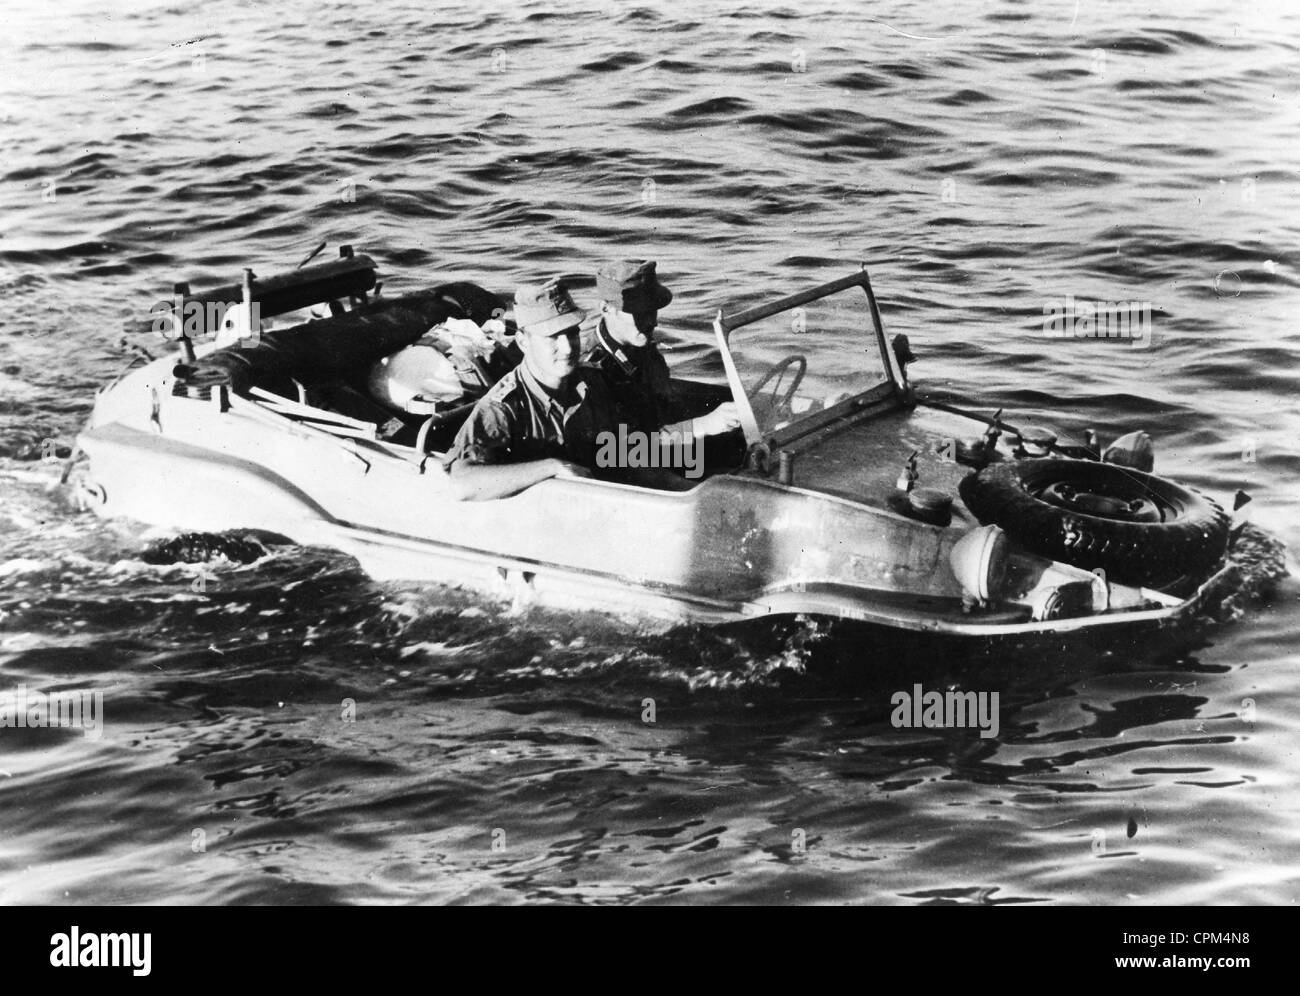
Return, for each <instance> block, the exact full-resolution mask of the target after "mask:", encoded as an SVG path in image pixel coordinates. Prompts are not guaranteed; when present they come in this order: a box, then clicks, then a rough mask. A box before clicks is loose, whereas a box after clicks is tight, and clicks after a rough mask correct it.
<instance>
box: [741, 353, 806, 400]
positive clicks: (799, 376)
mask: <svg viewBox="0 0 1300 996" xmlns="http://www.w3.org/2000/svg"><path fill="white" fill-rule="evenodd" d="M795 365H798V368H799V369H798V370H797V371H796V372H795V375H794V377H793V378H792V379H791V381H790V386H789V387H788V388H787V389H786V392H785V394H784V395H779V394H778V391H779V390H780V388H781V381H782V380H784V379H785V372H786V370H787V369H789V368H790V367H792V366H795ZM807 372H808V359H807V357H805V356H803V355H802V354H799V353H791V354H790V355H789V356H787V357H786V358H785V359H783V360H778V361H777V362H776V363H773V364H772V367H771V369H769V370H768V371H767V373H765V374H763V376H762V377H760V378H759V379H758V382H757V383H755V384H754V386H753V387H751V388H750V389H749V395H750V397H751V398H753V397H755V396H756V395H757V394H758V392H759V391H761V390H762V389H763V387H764V385H766V384H767V382H768V381H769V380H771V379H772V378H773V377H776V383H775V384H774V385H772V409H773V411H777V412H779V411H781V409H782V408H783V407H785V408H789V407H790V404H791V402H792V401H793V400H794V392H795V391H797V390H799V385H800V384H802V383H803V378H804V374H806V373H807ZM778 375H779V376H778Z"/></svg>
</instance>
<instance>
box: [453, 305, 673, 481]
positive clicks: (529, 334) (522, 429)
mask: <svg viewBox="0 0 1300 996" xmlns="http://www.w3.org/2000/svg"><path fill="white" fill-rule="evenodd" d="M585 317H586V314H585V313H584V312H583V311H581V310H579V309H578V307H577V306H576V305H574V303H573V299H572V298H571V297H570V296H569V292H568V290H567V289H566V288H565V286H564V284H563V283H561V282H560V281H558V280H552V281H551V282H550V283H547V284H545V285H542V286H533V285H523V286H521V287H519V288H518V289H517V290H516V292H515V323H516V324H517V326H518V328H519V333H518V335H517V336H516V342H518V344H519V347H520V349H521V351H522V352H523V360H522V361H521V362H520V364H519V366H517V367H515V368H514V369H513V370H511V371H510V372H509V373H507V374H506V375H505V376H504V377H502V378H501V380H499V381H497V383H496V384H495V385H494V386H493V387H492V389H491V390H490V391H488V393H487V394H485V395H484V396H483V397H482V398H480V399H479V401H478V403H477V404H476V405H475V406H474V410H473V411H472V412H471V413H470V415H469V418H468V419H467V420H466V422H465V424H464V425H463V426H461V429H460V432H458V433H457V434H456V439H455V442H454V443H453V444H452V448H451V450H450V452H449V453H448V454H447V457H446V462H445V466H446V468H447V473H448V475H449V478H450V481H451V489H452V493H453V494H455V495H456V497H457V498H460V499H462V500H481V499H487V498H504V497H507V496H508V495H513V494H517V493H518V492H520V491H523V490H524V489H525V488H530V487H532V486H533V485H534V484H539V483H541V482H542V481H546V480H549V479H551V478H553V477H559V478H582V477H591V476H592V473H591V468H593V467H594V466H595V465H596V451H597V446H598V443H597V437H598V436H600V435H602V434H603V433H614V434H617V431H618V424H619V416H618V412H617V409H616V408H615V405H614V402H613V398H612V397H611V396H610V391H609V386H608V385H607V384H606V382H605V378H604V376H603V375H602V374H601V373H600V371H598V370H591V369H580V368H579V366H578V357H579V352H580V347H579V342H580V335H579V332H580V328H581V324H582V321H583V319H584V318H585ZM611 476H615V477H621V478H622V479H624V480H627V481H629V483H636V484H642V485H644V486H647V487H662V488H669V489H673V490H682V489H684V488H686V487H688V486H689V485H687V484H685V482H683V481H682V479H681V478H680V477H678V476H676V475H673V474H670V473H667V472H664V471H657V470H640V471H635V470H634V471H631V472H627V473H624V474H621V475H620V474H614V475H611Z"/></svg>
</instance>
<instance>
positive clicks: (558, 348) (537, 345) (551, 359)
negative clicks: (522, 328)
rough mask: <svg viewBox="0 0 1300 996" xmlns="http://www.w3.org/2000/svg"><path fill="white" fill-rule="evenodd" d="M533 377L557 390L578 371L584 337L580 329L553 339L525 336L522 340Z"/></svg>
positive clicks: (558, 335)
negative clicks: (582, 337)
mask: <svg viewBox="0 0 1300 996" xmlns="http://www.w3.org/2000/svg"><path fill="white" fill-rule="evenodd" d="M519 348H520V349H522V350H523V352H524V358H525V359H526V360H527V361H528V364H529V368H530V369H531V370H532V373H533V376H535V377H536V378H537V379H538V380H540V381H541V382H542V383H543V384H546V385H547V386H551V387H553V386H555V385H556V384H558V383H559V382H560V381H562V380H563V379H564V378H565V377H567V376H569V375H570V374H571V373H573V371H574V370H576V369H577V368H578V352H579V350H580V349H581V334H580V331H579V328H578V326H577V325H574V326H573V327H572V328H568V329H564V330H563V331H561V332H556V333H555V334H553V335H542V334H539V333H536V332H524V333H523V334H522V335H520V336H519Z"/></svg>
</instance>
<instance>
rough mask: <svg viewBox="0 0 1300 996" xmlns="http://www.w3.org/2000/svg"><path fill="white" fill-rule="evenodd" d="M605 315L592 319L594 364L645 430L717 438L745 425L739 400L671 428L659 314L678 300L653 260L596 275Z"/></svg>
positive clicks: (610, 266) (617, 265)
mask: <svg viewBox="0 0 1300 996" xmlns="http://www.w3.org/2000/svg"><path fill="white" fill-rule="evenodd" d="M596 291H597V293H598V294H599V295H600V298H601V304H600V311H599V312H598V313H597V314H596V315H594V316H593V318H594V325H595V336H596V341H597V346H596V348H595V350H594V351H593V353H592V356H591V359H590V362H591V364H592V365H593V366H595V367H597V368H599V369H600V370H601V371H602V372H603V373H604V374H605V376H606V377H607V378H608V380H609V383H610V386H611V387H612V388H613V389H614V393H615V395H616V396H617V398H618V401H619V404H620V405H621V407H622V408H623V410H624V411H626V412H627V414H628V416H629V418H630V419H631V420H632V421H633V422H634V423H635V427H636V428H638V429H640V430H641V431H643V432H650V431H652V430H655V429H659V430H662V431H663V432H665V433H690V434H693V435H698V436H708V435H714V434H717V433H721V432H726V431H728V430H729V429H734V428H736V427H738V426H739V425H740V419H739V416H738V414H737V412H736V405H735V402H732V401H728V402H726V403H724V404H722V405H719V406H718V407H717V408H715V409H714V410H713V411H711V412H709V413H708V414H707V415H704V416H701V417H700V418H696V419H689V420H687V421H684V422H678V423H674V424H671V425H665V424H664V419H665V417H666V416H667V414H668V412H669V410H670V409H669V404H670V400H671V399H670V377H669V373H668V364H667V362H666V361H665V360H664V358H663V355H662V354H661V353H660V352H659V347H658V345H656V343H655V341H654V332H655V327H656V326H657V325H658V324H659V310H660V309H661V308H663V307H665V306H666V305H667V304H668V303H669V302H670V301H672V299H673V294H672V291H670V290H669V289H668V288H667V287H665V286H664V285H663V284H661V283H660V282H659V277H658V275H657V274H656V272H655V263H654V261H653V260H643V259H622V260H616V261H614V262H610V263H606V264H605V265H604V266H602V267H601V268H600V270H599V271H597V273H596Z"/></svg>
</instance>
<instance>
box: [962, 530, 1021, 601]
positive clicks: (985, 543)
mask: <svg viewBox="0 0 1300 996" xmlns="http://www.w3.org/2000/svg"><path fill="white" fill-rule="evenodd" d="M948 562H949V563H950V564H951V565H952V573H953V575H954V576H955V577H956V578H957V582H958V584H960V585H961V587H962V590H963V591H964V592H965V593H966V594H967V595H968V596H969V597H971V598H974V599H976V600H977V601H980V602H987V601H989V600H990V599H991V598H994V597H996V596H997V595H999V594H1001V591H1002V582H1003V580H1004V579H1005V577H1006V573H1007V534H1006V533H1004V532H1003V531H1002V530H1001V529H1000V528H999V527H997V526H978V527H977V528H975V529H972V530H971V531H970V532H968V533H967V534H966V535H965V536H963V537H962V538H961V539H959V540H958V541H957V542H956V543H955V544H953V548H952V552H951V553H949V554H948Z"/></svg>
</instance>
